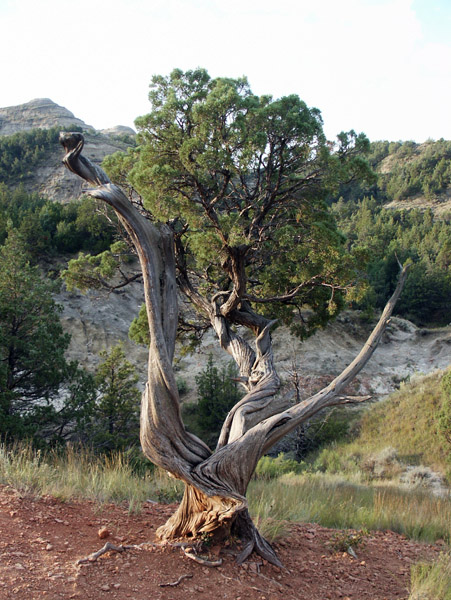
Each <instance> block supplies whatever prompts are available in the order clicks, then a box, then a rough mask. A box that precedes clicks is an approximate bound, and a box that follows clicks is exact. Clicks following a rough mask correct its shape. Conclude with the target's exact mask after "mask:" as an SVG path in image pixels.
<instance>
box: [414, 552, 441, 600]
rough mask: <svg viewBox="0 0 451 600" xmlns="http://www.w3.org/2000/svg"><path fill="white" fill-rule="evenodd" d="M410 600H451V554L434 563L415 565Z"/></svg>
mask: <svg viewBox="0 0 451 600" xmlns="http://www.w3.org/2000/svg"><path fill="white" fill-rule="evenodd" d="M409 600H451V553H450V552H447V553H443V554H441V555H440V557H439V559H438V560H437V561H435V562H433V563H420V564H417V565H414V566H413V567H412V571H411V590H410V596H409Z"/></svg>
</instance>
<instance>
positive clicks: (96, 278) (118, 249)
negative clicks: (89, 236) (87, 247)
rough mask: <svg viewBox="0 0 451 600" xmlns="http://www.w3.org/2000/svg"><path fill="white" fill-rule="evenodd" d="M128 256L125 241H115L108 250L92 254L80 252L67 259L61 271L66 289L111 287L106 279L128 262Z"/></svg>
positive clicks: (86, 289)
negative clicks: (76, 256) (75, 256)
mask: <svg viewBox="0 0 451 600" xmlns="http://www.w3.org/2000/svg"><path fill="white" fill-rule="evenodd" d="M129 257H130V255H129V250H128V247H127V244H126V243H125V242H115V243H113V244H111V246H110V248H109V250H105V251H104V252H101V253H100V254H97V255H94V256H93V255H91V254H85V253H84V252H80V254H79V255H78V258H73V259H71V260H69V263H68V266H67V269H65V270H63V271H62V272H61V278H62V279H63V280H64V282H65V284H66V286H67V289H68V290H73V289H79V290H81V291H82V292H87V291H88V290H90V289H105V288H107V289H112V284H111V283H109V281H108V280H111V279H112V277H113V276H114V275H115V274H116V273H117V272H118V271H119V269H120V267H121V266H122V265H123V264H124V263H126V262H128V260H129Z"/></svg>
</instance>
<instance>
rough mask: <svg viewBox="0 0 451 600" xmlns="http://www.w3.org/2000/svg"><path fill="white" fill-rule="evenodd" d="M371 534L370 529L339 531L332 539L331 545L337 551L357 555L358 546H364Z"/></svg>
mask: <svg viewBox="0 0 451 600" xmlns="http://www.w3.org/2000/svg"><path fill="white" fill-rule="evenodd" d="M369 535H370V532H369V531H368V529H359V530H358V531H341V532H337V533H336V534H335V535H334V536H333V537H332V539H331V540H330V545H331V547H332V549H333V550H335V552H348V553H349V554H351V556H354V557H355V556H356V554H355V550H356V548H357V547H362V546H364V545H365V542H366V540H367V539H368V537H369Z"/></svg>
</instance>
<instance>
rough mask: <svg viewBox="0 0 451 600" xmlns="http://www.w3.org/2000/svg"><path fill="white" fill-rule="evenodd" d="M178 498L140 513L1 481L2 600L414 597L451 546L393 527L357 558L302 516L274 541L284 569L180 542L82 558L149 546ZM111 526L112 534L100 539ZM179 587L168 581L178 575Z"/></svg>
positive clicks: (352, 599) (374, 536)
mask: <svg viewBox="0 0 451 600" xmlns="http://www.w3.org/2000/svg"><path fill="white" fill-rule="evenodd" d="M173 510H174V506H168V505H161V504H146V505H145V508H144V510H143V511H142V513H141V514H140V515H129V514H128V512H127V510H126V509H125V507H123V506H116V505H104V506H103V507H101V508H99V507H98V506H97V505H96V504H94V503H93V502H89V501H83V502H70V503H63V502H61V501H59V500H57V499H55V498H52V497H44V498H39V499H37V498H32V497H28V496H24V495H22V494H21V493H19V492H17V491H16V490H14V489H12V488H8V487H4V486H0V532H1V536H0V598H1V599H2V600H9V599H13V598H14V599H15V600H25V599H26V600H35V599H36V600H37V599H38V598H39V599H40V600H42V599H43V598H49V599H50V598H51V599H54V598H55V599H57V598H64V599H75V598H80V599H83V600H84V599H95V600H104V599H117V600H127V599H134V600H144V599H146V600H154V599H155V600H156V599H159V598H161V599H164V600H171V599H172V600H181V599H182V598H183V599H186V597H187V596H188V597H196V598H197V597H200V598H208V599H210V598H230V599H234V600H240V599H241V600H244V599H246V600H257V599H258V600H273V599H274V600H275V599H279V598H280V599H282V598H283V599H289V600H293V599H296V600H327V599H332V598H333V599H343V600H346V599H349V600H364V599H365V598H367V599H370V600H383V599H385V600H394V599H399V598H407V596H408V591H407V588H408V582H409V577H410V567H411V565H412V563H414V562H416V561H418V560H420V559H424V558H433V557H434V556H436V555H437V554H438V553H439V552H440V550H442V549H443V546H442V545H441V544H440V543H439V544H435V545H425V544H419V543H416V542H411V541H409V540H407V539H406V538H404V537H403V536H400V535H397V534H394V533H392V532H377V533H374V534H371V535H370V536H369V537H368V538H367V539H366V541H365V544H364V545H363V547H359V548H358V550H357V554H358V558H357V559H355V558H352V557H351V556H349V555H348V554H345V553H341V552H340V553H336V552H333V551H332V550H331V548H330V541H331V539H332V538H333V536H334V535H336V533H337V532H336V531H335V530H334V531H332V530H329V529H325V528H324V527H320V526H318V525H311V524H310V525H309V524H294V525H292V527H291V531H290V534H289V536H288V537H286V538H284V539H283V540H282V541H281V542H279V543H278V544H276V549H277V551H278V554H279V556H280V558H281V560H282V562H283V564H284V569H278V568H277V567H273V566H272V565H268V564H261V562H260V560H259V558H258V557H253V559H252V560H251V561H249V562H247V563H246V564H245V565H244V566H243V567H238V566H237V565H236V564H235V562H234V559H233V556H232V555H231V554H227V553H224V551H221V550H220V548H211V549H210V555H211V558H212V559H213V558H217V555H218V553H219V552H220V551H221V557H222V558H223V564H222V566H221V567H215V568H211V567H206V566H203V565H200V564H197V563H195V562H194V561H192V560H190V559H189V558H187V557H186V556H184V555H183V554H182V551H181V550H180V549H179V548H172V547H166V548H152V547H146V549H132V550H127V551H126V552H123V553H106V554H104V555H103V556H101V557H100V558H99V559H98V560H97V561H96V562H88V563H86V564H81V565H77V564H76V562H77V560H78V559H80V558H82V557H86V556H87V555H89V554H91V553H92V552H95V551H97V550H99V549H100V548H101V547H102V546H103V544H104V543H105V541H110V542H111V543H113V544H116V545H120V544H124V545H125V544H141V543H142V542H145V541H151V540H153V538H154V532H155V529H156V528H157V527H158V526H159V525H160V524H161V523H163V522H164V521H165V520H166V519H167V517H168V516H169V515H170V514H171V513H172V512H173ZM102 527H103V528H106V529H107V530H108V531H109V532H110V535H109V536H108V538H107V539H99V536H98V532H99V529H101V528H102ZM182 575H186V576H187V577H185V578H183V579H182V580H181V581H180V583H179V584H178V585H176V586H166V587H161V584H168V583H175V582H176V581H177V580H178V579H179V578H180V577H181V576H182Z"/></svg>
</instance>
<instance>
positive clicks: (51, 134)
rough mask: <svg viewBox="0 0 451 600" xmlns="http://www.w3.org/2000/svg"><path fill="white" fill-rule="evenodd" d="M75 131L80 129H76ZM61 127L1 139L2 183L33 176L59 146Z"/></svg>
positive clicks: (0, 164)
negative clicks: (42, 162)
mask: <svg viewBox="0 0 451 600" xmlns="http://www.w3.org/2000/svg"><path fill="white" fill-rule="evenodd" d="M75 130H80V131H81V129H80V128H78V127H75ZM60 131H61V127H52V128H51V129H33V130H31V131H21V132H19V133H15V134H13V135H8V136H1V137H0V183H1V182H8V184H11V183H12V182H13V181H14V182H18V181H20V180H23V179H24V178H26V177H28V176H29V175H31V174H32V172H33V171H34V170H35V169H36V168H37V167H38V166H39V164H40V162H41V161H42V160H43V159H44V158H45V157H46V155H47V154H48V153H49V152H51V151H52V150H53V149H54V148H55V146H56V145H57V144H58V137H59V132H60Z"/></svg>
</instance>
